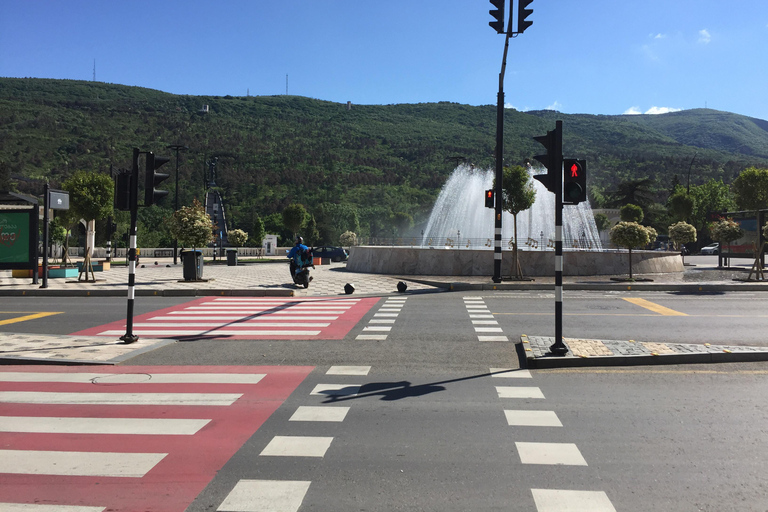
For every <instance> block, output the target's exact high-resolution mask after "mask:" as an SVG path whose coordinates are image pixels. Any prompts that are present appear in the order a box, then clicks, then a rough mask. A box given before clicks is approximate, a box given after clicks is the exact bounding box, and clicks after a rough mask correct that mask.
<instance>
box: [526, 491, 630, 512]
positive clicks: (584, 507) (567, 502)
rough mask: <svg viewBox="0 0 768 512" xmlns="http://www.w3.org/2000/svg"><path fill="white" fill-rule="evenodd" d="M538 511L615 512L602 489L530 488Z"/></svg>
mask: <svg viewBox="0 0 768 512" xmlns="http://www.w3.org/2000/svg"><path fill="white" fill-rule="evenodd" d="M531 492H532V493H533V501H534V502H535V503H536V510H538V512H563V511H573V512H616V509H615V508H613V504H612V503H611V500H609V499H608V495H607V494H605V493H604V492H603V491H569V490H560V489H531Z"/></svg>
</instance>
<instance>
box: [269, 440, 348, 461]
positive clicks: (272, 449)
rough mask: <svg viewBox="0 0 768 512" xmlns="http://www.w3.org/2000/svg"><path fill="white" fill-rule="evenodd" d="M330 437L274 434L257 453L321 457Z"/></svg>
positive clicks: (273, 455)
mask: <svg viewBox="0 0 768 512" xmlns="http://www.w3.org/2000/svg"><path fill="white" fill-rule="evenodd" d="M332 441H333V438H332V437H313V436H275V437H274V438H272V440H271V441H270V442H269V444H268V445H267V446H266V447H265V448H264V450H262V452H261V453H260V454H259V455H262V456H266V457H323V456H325V452H326V451H328V448H330V446H331V442H332Z"/></svg>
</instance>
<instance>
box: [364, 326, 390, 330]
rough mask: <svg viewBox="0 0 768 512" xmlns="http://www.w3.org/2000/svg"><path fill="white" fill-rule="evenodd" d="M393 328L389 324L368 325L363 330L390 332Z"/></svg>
mask: <svg viewBox="0 0 768 512" xmlns="http://www.w3.org/2000/svg"><path fill="white" fill-rule="evenodd" d="M391 330H392V327H391V326H387V325H368V326H366V327H363V332H370V331H379V332H389V331H391Z"/></svg>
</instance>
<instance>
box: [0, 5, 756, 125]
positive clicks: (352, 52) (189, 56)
mask: <svg viewBox="0 0 768 512" xmlns="http://www.w3.org/2000/svg"><path fill="white" fill-rule="evenodd" d="M508 1H509V0H508ZM507 5H509V3H508V4H507ZM516 5H517V4H516V3H515V14H516ZM529 7H530V8H532V9H533V11H534V12H533V14H532V15H531V16H530V17H529V19H531V20H533V26H531V27H530V28H529V29H528V30H527V31H526V32H525V33H524V34H522V35H520V36H519V37H516V38H513V39H512V40H510V49H509V56H508V61H507V73H506V77H505V93H506V97H505V100H506V103H507V104H508V105H509V106H512V107H514V108H516V109H518V110H538V109H546V108H550V109H555V110H559V111H561V112H565V113H571V114H573V113H587V114H623V113H653V112H664V111H667V110H669V109H690V108H700V107H705V106H706V107H709V108H713V109H717V110H725V111H730V112H735V113H738V114H744V115H748V116H752V117H757V118H761V119H768V100H767V98H766V90H768V65H767V64H768V62H767V61H768V58H766V56H765V55H766V53H765V52H766V48H768V2H767V1H766V0H736V1H733V2H724V1H722V0H717V1H715V0H671V1H670V0H642V1H641V0H622V1H617V0H591V1H590V0H586V1H585V0H534V1H533V3H531V4H530V6H529ZM490 8H491V4H490V2H489V1H487V0H388V1H381V0H379V1H366V0H217V1H215V2H213V1H204V0H184V1H176V0H131V1H111V0H0V76H4V77H39V78H67V79H76V80H91V79H92V78H93V67H94V59H95V61H96V80H97V81H101V82H110V83H117V84H124V85H135V86H140V87H148V88H152V89H159V90H161V91H166V92H170V93H175V94H191V95H217V96H223V95H227V94H229V95H232V96H245V95H246V94H247V93H248V92H250V94H251V95H253V96H255V95H275V94H285V92H286V75H287V76H288V80H287V82H288V93H289V94H296V95H302V96H308V97H312V98H318V99H323V100H330V101H337V102H346V101H352V102H353V103H357V104H391V103H420V102H436V101H453V102H458V103H466V104H471V105H484V104H495V103H496V92H497V90H498V76H499V71H500V67H501V57H502V52H503V47H504V37H503V36H502V35H498V34H496V33H495V31H494V30H493V29H491V28H490V27H489V26H488V22H489V21H491V16H490V15H489V14H488V10H489V9H490Z"/></svg>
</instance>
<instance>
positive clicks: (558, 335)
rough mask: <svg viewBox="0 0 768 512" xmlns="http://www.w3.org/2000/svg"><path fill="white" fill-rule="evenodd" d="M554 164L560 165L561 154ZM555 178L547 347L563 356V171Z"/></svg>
mask: <svg viewBox="0 0 768 512" xmlns="http://www.w3.org/2000/svg"><path fill="white" fill-rule="evenodd" d="M555 133H559V134H562V133H563V122H562V121H556V122H555ZM553 150H554V152H555V154H556V155H562V154H563V148H562V135H561V136H558V137H555V147H554V148H553ZM557 160H558V162H557V163H556V165H558V166H562V156H561V157H560V158H558V159H557ZM557 176H558V178H557V179H555V343H554V344H552V345H551V346H550V347H549V351H550V352H551V353H552V354H555V355H558V356H564V355H565V354H567V353H568V347H566V346H565V343H563V178H562V176H563V172H562V167H561V169H560V170H559V172H558V173H557Z"/></svg>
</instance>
